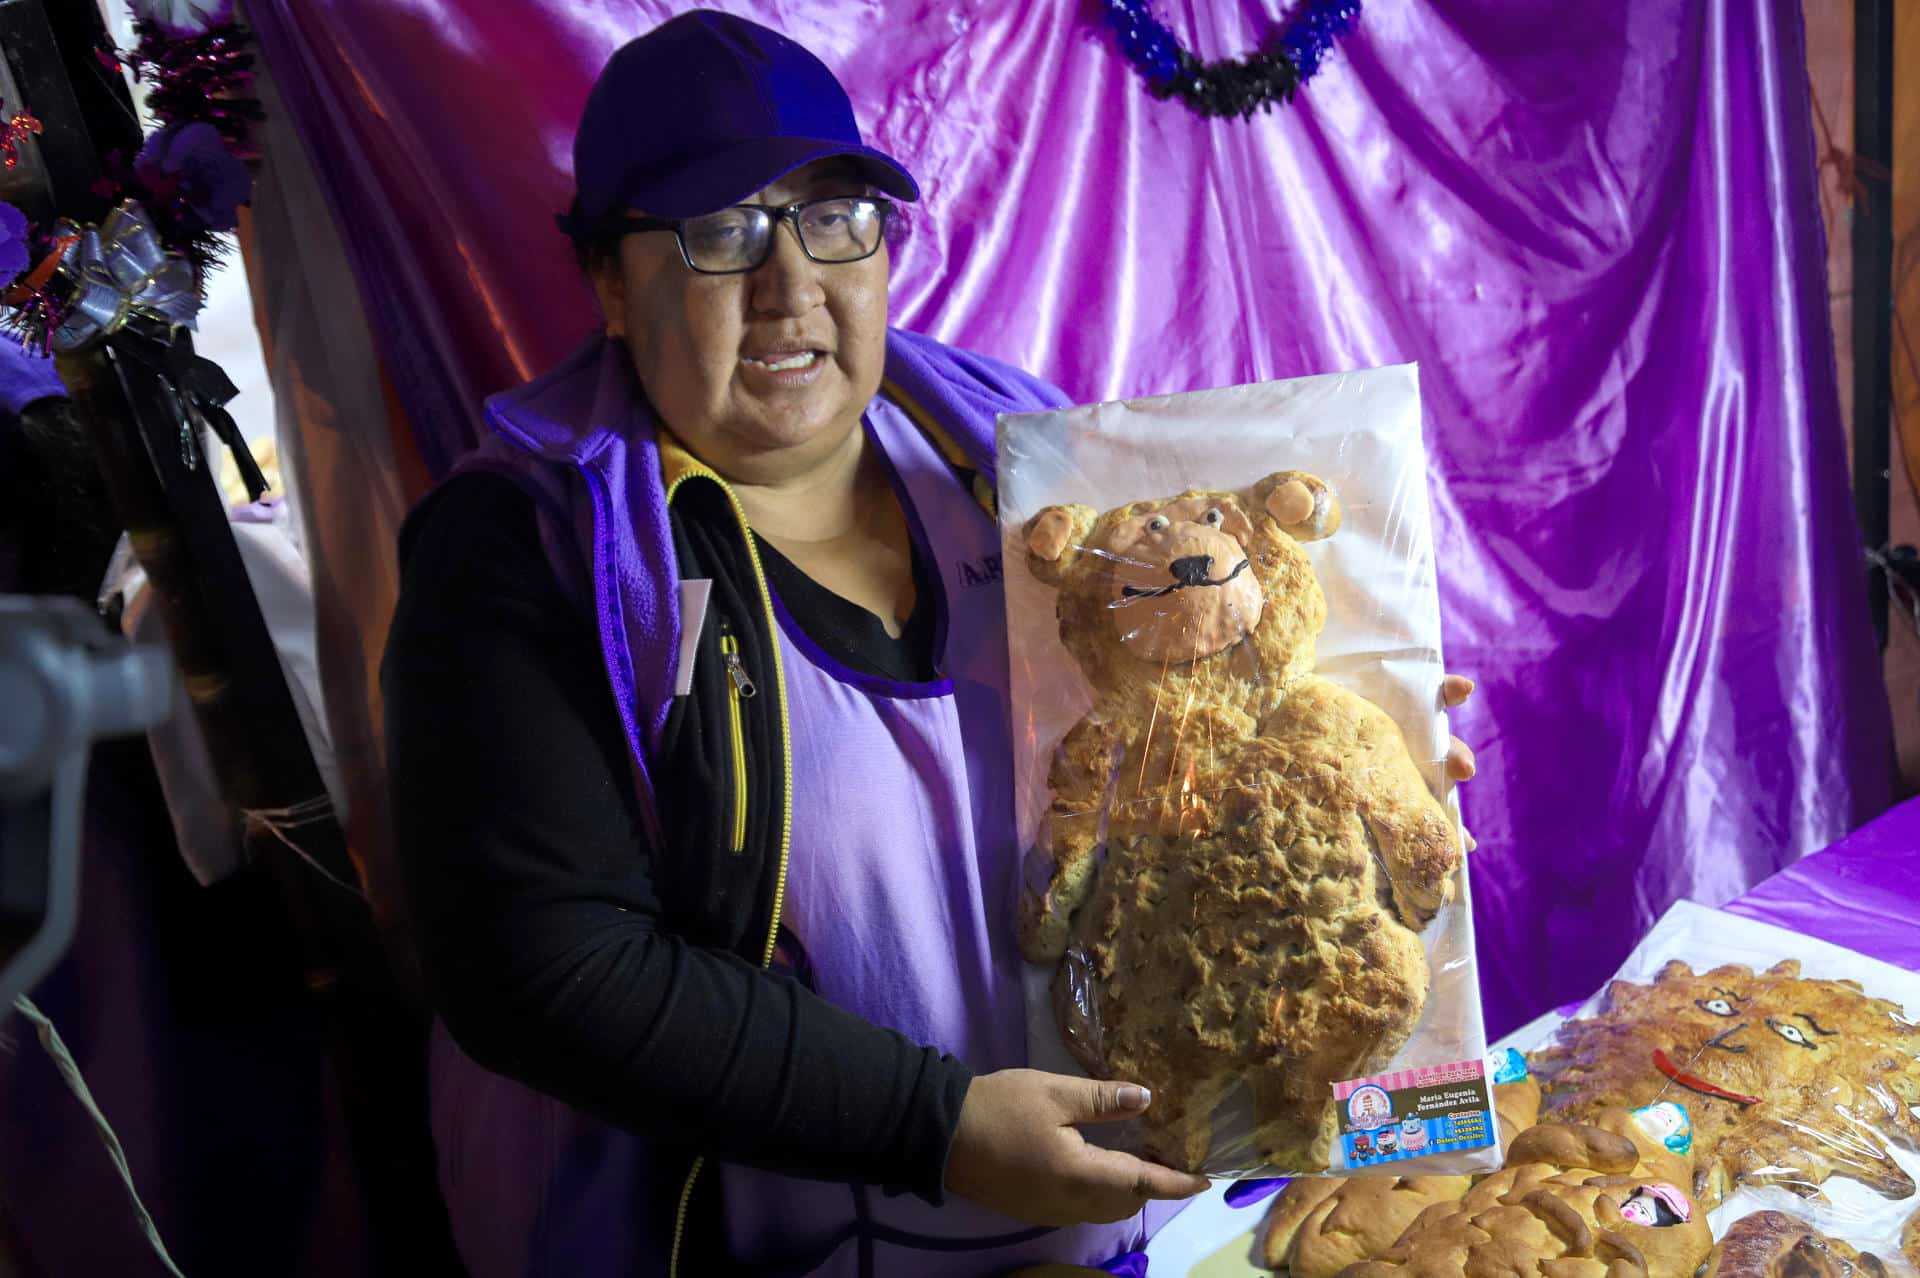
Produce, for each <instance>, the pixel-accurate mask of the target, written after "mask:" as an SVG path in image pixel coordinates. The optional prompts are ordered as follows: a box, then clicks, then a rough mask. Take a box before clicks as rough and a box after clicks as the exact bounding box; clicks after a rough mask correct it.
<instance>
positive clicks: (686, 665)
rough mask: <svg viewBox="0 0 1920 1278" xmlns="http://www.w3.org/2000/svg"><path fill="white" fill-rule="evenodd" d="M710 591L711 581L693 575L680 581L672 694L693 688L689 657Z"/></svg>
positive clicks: (704, 621) (697, 640)
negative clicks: (675, 662)
mask: <svg viewBox="0 0 1920 1278" xmlns="http://www.w3.org/2000/svg"><path fill="white" fill-rule="evenodd" d="M712 593H713V581H712V580H711V579H710V578H707V577H695V578H693V579H692V580H691V581H683V582H681V583H680V653H679V664H678V665H676V666H675V667H674V668H673V695H674V696H676V697H684V696H686V695H687V694H688V693H689V692H692V691H693V658H694V655H695V654H696V653H698V652H699V651H700V632H701V631H702V630H703V629H705V628H706V624H707V596H708V595H710V594H712Z"/></svg>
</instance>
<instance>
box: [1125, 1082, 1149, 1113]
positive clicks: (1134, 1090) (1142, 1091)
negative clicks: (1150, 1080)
mask: <svg viewBox="0 0 1920 1278" xmlns="http://www.w3.org/2000/svg"><path fill="white" fill-rule="evenodd" d="M1152 1103H1153V1093H1152V1092H1150V1091H1148V1090H1147V1089H1146V1088H1144V1087H1123V1088H1121V1089H1120V1108H1121V1109H1145V1108H1146V1107H1147V1106H1148V1105H1150V1104H1152Z"/></svg>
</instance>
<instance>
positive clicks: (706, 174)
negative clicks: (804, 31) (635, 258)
mask: <svg viewBox="0 0 1920 1278" xmlns="http://www.w3.org/2000/svg"><path fill="white" fill-rule="evenodd" d="M833 156H845V157H846V158H847V159H849V160H851V161H852V162H853V164H854V165H855V167H856V168H857V169H858V170H859V172H860V175H861V177H862V178H863V179H864V180H865V181H867V182H869V183H871V184H872V185H874V186H876V187H878V188H879V189H880V190H882V191H884V192H886V193H887V194H888V195H891V196H894V197H895V198H897V199H902V200H916V199H919V198H920V188H919V186H918V185H917V184H916V183H915V182H914V180H913V175H912V174H910V173H908V172H907V170H906V168H905V167H904V166H902V165H901V164H900V162H899V161H897V160H895V159H894V158H893V157H892V156H889V155H886V154H884V153H883V152H880V151H877V150H875V149H874V148H872V147H870V146H868V145H866V143H865V142H864V141H862V140H861V137H860V126H859V125H858V124H856V123H855V122H854V118H853V104H852V103H851V102H849V101H848V100H847V92H846V90H845V89H843V88H841V87H840V82H839V81H838V80H836V79H834V78H833V72H831V71H829V70H827V68H826V65H825V64H824V63H822V62H821V61H820V59H818V58H816V57H814V56H813V55H812V54H811V53H808V52H807V51H806V50H805V49H803V48H801V47H800V46H799V45H798V44H795V43H794V42H793V41H792V40H789V39H787V38H786V37H785V36H783V35H781V34H779V33H778V32H776V31H769V30H767V28H765V27H763V26H760V25H759V24H758V23H753V22H749V21H747V20H746V19H745V18H736V17H734V16H733V15H732V14H726V13H715V12H714V11H712V10H710V9H696V10H694V11H693V12H691V13H683V14H681V15H680V16H679V17H677V18H673V19H671V20H669V21H667V22H663V23H661V24H660V25H659V26H657V27H655V28H654V29H653V30H652V31H649V32H648V33H647V34H646V35H643V36H641V37H639V38H638V39H636V40H631V41H629V42H627V43H626V44H625V45H622V46H621V47H620V49H619V50H618V51H617V52H616V53H615V54H614V55H613V57H611V58H609V59H608V60H607V65H606V67H605V69H603V70H602V71H601V72H600V78H599V79H598V80H595V81H594V84H593V91H592V92H591V93H590V94H588V95H587V106H586V110H585V111H583V112H582V113H581V116H580V128H579V129H578V131H577V132H575V134H574V136H573V177H574V183H575V186H576V188H577V189H576V193H575V195H574V200H573V207H572V209H571V210H569V211H568V212H567V213H566V214H564V215H563V216H561V217H560V218H559V219H558V220H559V223H560V229H561V230H563V231H565V232H566V233H567V234H569V235H571V236H574V237H576V238H578V237H581V236H583V235H587V234H590V233H591V232H592V230H593V228H594V226H595V225H596V224H598V223H600V222H601V221H602V220H603V219H605V218H607V217H608V216H609V215H610V214H615V213H619V212H623V211H624V210H626V209H628V208H636V209H639V210H641V211H642V212H644V213H647V214H649V215H650V216H653V217H697V216H699V215H700V214H702V213H712V212H715V211H717V210H719V209H723V208H726V207H727V206H728V205H730V204H738V203H739V202H740V201H742V200H744V199H746V198H747V197H748V196H749V195H751V194H753V193H754V192H755V191H757V190H759V189H760V188H761V187H763V186H766V185H768V184H769V183H771V182H775V181H778V180H779V179H780V178H781V177H784V176H785V175H786V174H788V173H791V172H793V170H795V169H797V168H799V167H801V166H802V165H805V164H811V163H812V162H813V161H815V160H824V159H828V158H830V157H833Z"/></svg>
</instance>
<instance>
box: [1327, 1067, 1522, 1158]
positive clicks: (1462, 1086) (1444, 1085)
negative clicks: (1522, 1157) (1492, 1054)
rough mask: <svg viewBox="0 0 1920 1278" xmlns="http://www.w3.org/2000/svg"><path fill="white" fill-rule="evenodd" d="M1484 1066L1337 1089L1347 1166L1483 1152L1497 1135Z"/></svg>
mask: <svg viewBox="0 0 1920 1278" xmlns="http://www.w3.org/2000/svg"><path fill="white" fill-rule="evenodd" d="M1487 1077H1488V1069H1487V1062H1485V1061H1464V1062H1460V1063H1456V1064H1450V1065H1435V1066H1428V1067H1425V1068H1421V1069H1409V1070H1401V1071H1399V1072H1397V1073H1393V1074H1381V1075H1377V1076H1375V1077H1373V1078H1356V1079H1352V1080H1350V1081H1348V1082H1344V1083H1336V1084H1334V1087H1333V1095H1334V1099H1335V1100H1337V1101H1339V1102H1340V1104H1341V1112H1342V1113H1343V1114H1344V1115H1345V1118H1346V1121H1345V1123H1344V1124H1343V1131H1342V1132H1341V1137H1340V1144H1341V1150H1342V1153H1343V1154H1344V1155H1345V1159H1346V1165H1347V1166H1348V1167H1350V1168H1352V1167H1366V1166H1369V1165H1371V1164H1374V1163H1389V1162H1398V1161H1399V1160H1401V1159H1405V1158H1419V1157H1422V1156H1425V1155H1429V1154H1439V1153H1453V1152H1456V1151H1459V1150H1468V1149H1481V1148H1484V1147H1485V1146H1488V1145H1491V1144H1493V1143H1494V1141H1495V1140H1496V1138H1497V1133H1498V1131H1499V1128H1498V1126H1497V1125H1496V1124H1495V1122H1494V1118H1493V1107H1492V1103H1491V1100H1490V1098H1489V1095H1488V1090H1487Z"/></svg>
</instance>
